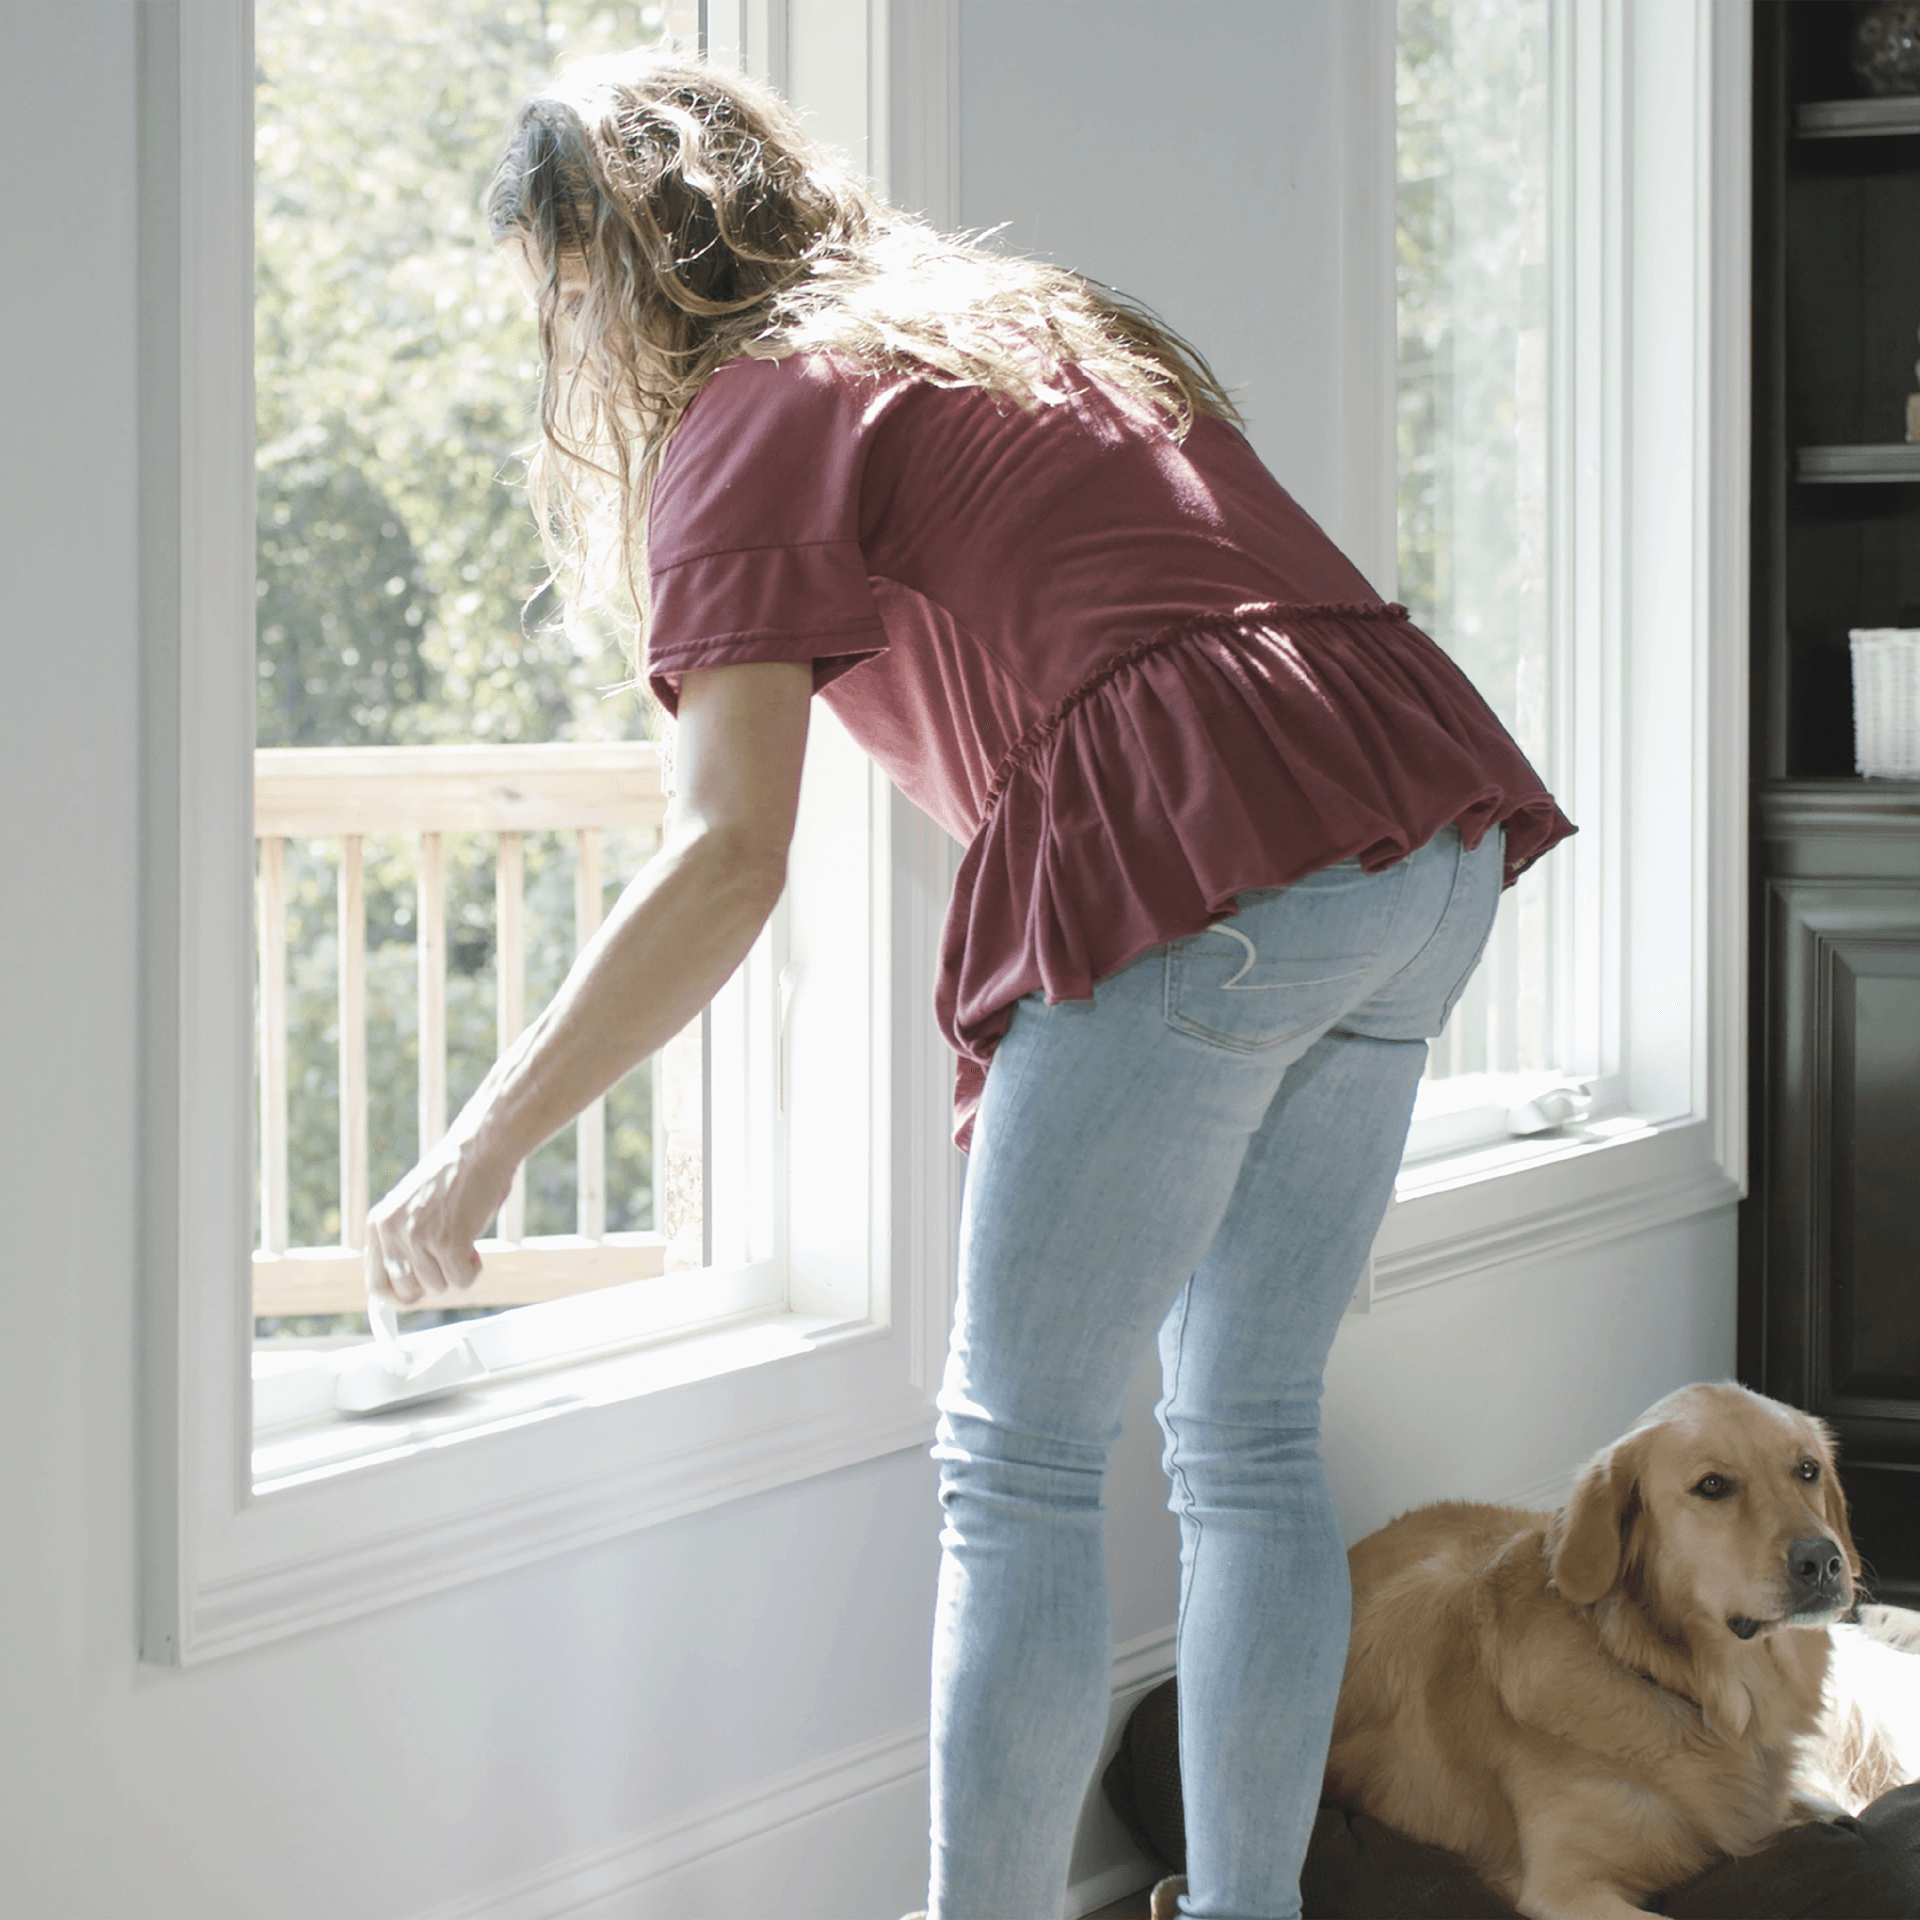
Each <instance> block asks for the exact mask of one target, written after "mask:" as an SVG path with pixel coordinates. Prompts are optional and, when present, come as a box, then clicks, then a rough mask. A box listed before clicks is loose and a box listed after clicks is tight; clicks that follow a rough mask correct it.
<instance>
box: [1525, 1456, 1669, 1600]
mask: <svg viewBox="0 0 1920 1920" xmlns="http://www.w3.org/2000/svg"><path fill="white" fill-rule="evenodd" d="M1645 1457H1646V1446H1645V1443H1644V1440H1643V1439H1642V1436H1641V1435H1639V1434H1637V1433H1630V1434H1628V1435H1627V1437H1626V1438H1625V1439H1624V1440H1620V1441H1616V1442H1615V1443H1614V1445H1613V1446H1611V1447H1609V1448H1608V1449H1607V1450H1606V1452H1604V1453H1598V1454H1595V1455H1594V1457H1593V1458H1592V1459H1591V1460H1589V1461H1588V1462H1587V1464H1586V1466H1585V1468H1584V1469H1583V1470H1582V1471H1581V1474H1580V1478H1579V1479H1578V1481H1576V1482H1575V1483H1574V1489H1573V1497H1572V1498H1571V1499H1570V1500H1569V1501H1568V1502H1567V1504H1566V1505H1565V1506H1564V1507H1562V1508H1561V1510H1560V1513H1559V1517H1558V1518H1557V1519H1556V1520H1555V1522H1554V1525H1553V1530H1552V1531H1551V1532H1550V1533H1549V1534H1548V1536H1547V1547H1548V1551H1549V1553H1550V1554H1551V1556H1552V1572H1553V1584H1554V1586H1555V1587H1556V1588H1557V1589H1558V1590H1559V1592H1560V1594H1561V1595H1562V1596H1563V1597H1564V1598H1565V1599H1568V1600H1571V1601H1572V1602H1573V1604H1574V1605H1575V1606H1577V1607H1590V1606H1592V1605H1593V1603H1594V1602H1595V1601H1596V1600H1598V1599H1600V1598H1601V1597H1602V1595H1604V1594H1606V1593H1607V1592H1608V1591H1610V1590H1611V1588H1612V1587H1613V1584H1614V1582H1615V1581H1617V1580H1618V1579H1619V1578H1620V1570H1621V1567H1622V1566H1623V1564H1624V1563H1625V1560H1626V1552H1627V1541H1628V1539H1629V1537H1630V1536H1631V1534H1632V1532H1633V1529H1634V1526H1635V1524H1636V1522H1637V1521H1638V1520H1639V1518H1640V1512H1641V1500H1640V1469H1641V1465H1642V1462H1643V1461H1644V1460H1645Z"/></svg>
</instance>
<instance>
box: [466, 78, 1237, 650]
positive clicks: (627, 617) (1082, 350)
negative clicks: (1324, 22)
mask: <svg viewBox="0 0 1920 1920" xmlns="http://www.w3.org/2000/svg"><path fill="white" fill-rule="evenodd" d="M487 216H488V223H489V226H490V227H491V229H492V233H493V237H494V238H495V240H496V241H510V240H518V241H520V242H521V243H522V244H524V246H525V247H526V250H527V253H528V256H529V259H530V262H531V264H532V266H533V269H534V272H535V274H536V276H537V278H538V281H539V323H540V348H541V359H542V363H543V369H544V371H543V377H542V381H541V392H540V436H539V441H538V443H537V445H536V447H535V448H534V451H533V454H532V456H531V459H530V461H529V473H528V484H529V492H530V495H531V498H532V503H533V508H534V513H535V516H536V518H537V520H538V522H539V526H540V531H541V537H542V539H543V541H544V542H545V545H546V550H547V556H548V562H549V565H550V566H551V567H552V569H553V574H554V578H555V581H556V582H564V583H565V584H566V586H567V588H568V593H567V602H568V617H569V620H570V621H571V620H573V619H576V618H578V617H580V616H582V615H587V616H591V615H593V614H595V613H599V614H602V615H604V614H608V613H611V614H613V615H614V617H615V618H616V619H617V620H618V621H619V624H620V625H622V626H623V627H625V628H626V630H627V636H628V638H629V640H630V644H631V651H632V655H633V662H634V667H635V670H636V673H638V672H641V671H643V667H642V661H643V658H644V649H645V632H646V614H647V595H646V572H647V569H646V519H647V504H648V500H649V497H650V494H651V490H652V486H653V482H654V479H655V476H656V475H657V474H658V473H659V470H660V462H661V459H662V457H663V456H664V454H665V452H666V447H667V442H668V440H669V439H670V438H671V436H672V434H673V430H674V428H675V427H676V426H677V425H678V424H679V422H680V420H681V418H682V416H683V415H684V414H685V413H686V410H687V408H688V407H689V406H690V405H691V404H692V402H693V399H694V397H695V395H697V394H698V393H699V391H700V389H701V387H702V386H703V385H704V384H705V382H706V380H707V378H708V376H709V375H711V374H712V373H713V372H714V370H715V369H716V368H718V367H720V366H722V365H723V364H724V363H725V362H727V361H729V360H732V359H734V358H736V357H738V356H741V355H745V356H748V357H750V358H754V359H762V360H777V359H781V358H783V357H785V356H786V355H788V354H794V353H800V352H806V351H814V350H827V351H832V352H835V353H838V354H841V355H844V356H846V357H848V358H850V359H853V360H855V361H858V362H862V363H865V364H867V365H870V366H873V367H875V368H877V369H896V370H897V369H907V370H911V371H913V372H915V373H918V374H920V375H922V376H923V377H924V378H926V379H928V380H932V381H935V382H938V383H940V384H943V385H949V386H975V387H980V388H983V389H984V390H986V391H987V392H989V393H992V394H996V395H999V396H1001V397H1003V398H1004V399H1006V400H1007V401H1009V402H1011V403H1012V404H1014V405H1016V406H1019V407H1023V408H1029V409H1031V408H1034V407H1037V406H1040V405H1043V404H1045V403H1047V402H1048V401H1049V400H1050V399H1053V398H1055V397H1057V396H1058V395H1059V393H1060V391H1061V387H1060V378H1061V374H1062V371H1063V369H1065V368H1068V367H1074V368H1078V369H1080V370H1081V371H1082V372H1084V373H1085V374H1088V375H1090V376H1092V377H1093V378H1094V379H1096V380H1098V381H1099V382H1101V383H1102V384H1103V385H1106V386H1108V387H1110V388H1113V389H1116V390H1118V392H1120V393H1121V394H1123V395H1126V396H1130V397H1131V398H1132V399H1134V400H1135V401H1137V402H1139V403H1140V404H1142V405H1143V406H1145V407H1146V408H1148V409H1150V410H1151V411H1152V412H1153V413H1154V414H1156V415H1158V416H1159V418H1160V419H1161V421H1162V422H1163V424H1164V425H1165V426H1166V428H1167V429H1168V430H1169V431H1170V432H1171V433H1173V434H1174V435H1175V436H1176V437H1178V436H1182V435H1184V434H1185V433H1186V431H1187V429H1188V427H1189V426H1190V425H1191V424H1192V422H1193V419H1194V416H1195V415H1197V414H1209V415H1213V416H1216V417H1218V418H1221V419H1226V420H1231V421H1234V422H1236V423H1237V422H1238V421H1239V414H1238V413H1237V411H1236V410H1235V408H1234V405H1233V402H1232V401H1231V400H1230V399H1229V398H1228V396H1227V393H1226V391H1225V389H1224V388H1223V387H1222V386H1221V384H1220V382H1219V381H1218V380H1217V379H1216V378H1215V377H1214V375H1213V373H1212V371H1211V370H1210V369H1209V368H1208V366H1207V364H1206V362H1205V361H1204V360H1203V359H1202V358H1201V357H1200V355H1199V354H1198V353H1197V352H1195V351H1194V350H1193V349H1192V348H1191V347H1189V346H1187V345H1186V343H1185V342H1183V341H1182V340H1180V339H1179V338H1178V337H1177V336H1176V335H1175V334H1173V333H1172V332H1171V331H1170V330H1169V329H1168V328H1167V327H1165V326H1164V325H1162V324H1161V322H1160V321H1159V320H1157V319H1156V318H1155V317H1154V316H1153V315H1152V314H1151V313H1149V312H1147V311H1146V310H1145V309H1143V308H1141V307H1139V306H1137V305H1135V304H1134V303H1132V302H1130V301H1128V300H1127V299H1125V298H1124V297H1123V296H1122V295H1120V294H1117V293H1115V292H1114V291H1113V290H1112V289H1110V288H1107V287H1103V286H1100V285H1098V284H1096V283H1095V282H1093V281H1090V280H1087V279H1084V278H1083V277H1082V276H1080V275H1079V274H1076V273H1070V272H1067V271H1065V270H1064V269H1062V268H1059V267H1054V266H1049V265H1047V264H1045V263H1043V262H1040V261H1035V260H1026V259H1020V258H1017V257H1014V256H1011V255H1008V254H1004V253H999V252H996V251H993V250H991V249H989V248H987V247H985V246H983V245H981V244H979V242H978V240H977V239H975V238H958V239H955V238H948V237H946V236H944V235H941V234H938V233H936V232H935V231H934V230H933V229H932V228H931V227H929V226H928V225H927V224H926V223H925V222H924V221H921V220H917V219H915V218H913V217H912V216H910V215H907V214H903V213H900V212H898V211H896V210H895V209H894V208H892V207H890V206H888V205H886V204H885V203H884V202H883V201H881V200H879V199H878V198H877V197H876V196H875V195H874V194H872V193H871V192H870V191H869V190H868V189H867V188H866V187H865V186H864V185H863V184H862V183H861V182H860V181H859V180H857V179H856V178H855V177H854V176H853V175H852V174H851V173H850V172H849V171H848V170H847V169H846V168H845V167H843V166H842V165H840V164H839V163H838V162H837V161H836V160H835V159H834V158H833V157H832V156H831V155H830V154H828V153H827V152H826V151H825V150H824V149H823V148H822V147H820V146H818V145H817V144H816V143H815V142H814V141H812V140H810V139H809V138H808V137H807V135H806V134H805V133H804V132H803V131H802V129H801V127H800V124H799V122H798V120H797V119H796V118H795V117H794V115H793V113H792V112H791V110H790V109H789V108H788V107H787V106H786V105H785V103H784V102H783V101H781V100H780V99H779V98H778V96H777V95H775V94H774V93H772V92H771V91H769V90H768V89H767V88H765V87H761V86H758V85H756V84H754V83H753V82H751V81H749V80H746V79H744V78H742V77H741V76H739V75H738V74H734V73H729V72H726V71H724V70H722V69H721V68H718V67H713V66H709V65H708V64H707V63H706V62H705V61H704V60H700V59H697V58H693V57H690V56H687V55H676V54H668V53H663V52H657V51H644V52H637V53H629V54H614V55H606V56H602V57H598V58H593V59H585V60H580V61H576V62H574V63H573V64H571V65H570V66H568V67H566V68H565V69H564V70H563V71H562V72H561V74H560V75H559V76H558V77H557V78H556V79H555V80H554V81H553V82H552V83H551V84H550V85H549V86H547V87H545V88H544V89H542V90H541V91H540V92H539V93H536V94H535V95H534V96H533V97H532V98H531V99H529V100H528V101H527V102H526V103H525V104H524V105H523V106H522V108H521V109H520V111H519V114H518V116H517V117H516V119H515V122H514V125H513V128H512V132H511V135H510V138H509V142H508V146H507V150H506V153H505V156H504V157H503V158H502V160H501V162H500V165H499V167H498V168H497V169H496V171H495V174H494V177H493V183H492V186H491V188H490V189H489V192H488V198H487ZM569 267H572V268H574V269H575V271H573V272H569V273H567V275H566V277H567V280H568V287H567V289H566V290H565V292H563V289H562V284H561V283H562V277H563V270H564V269H567V268H569ZM580 269H583V270H584V271H583V273H582V272H581V271H579V270H580ZM575 295H577V296H578V298H579V305H578V309H577V311H573V310H569V311H568V312H567V314H566V315H565V320H566V333H567V343H568V345H569V347H570V348H571V360H570V362H569V364H567V365H565V366H563V365H562V364H561V358H560V354H559V351H558V348H559V344H560V340H559V336H560V332H561V324H562V318H563V315H562V301H563V299H566V300H568V301H569V303H571V301H572V299H573V297H574V296H575ZM623 602H624V603H625V607H624V609H623V607H622V603H623Z"/></svg>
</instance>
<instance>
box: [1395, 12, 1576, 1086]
mask: <svg viewBox="0 0 1920 1920" xmlns="http://www.w3.org/2000/svg"><path fill="white" fill-rule="evenodd" d="M1548 28H1549V11H1548V4H1547V0H1400V4H1399V6H1398V9H1397V36H1396V38H1397V58H1396V73H1395V81H1396V128H1397V181H1396V220H1395V228H1396V232H1395V240H1396V248H1397V280H1398V287H1397V291H1398V316H1399V377H1398V422H1397V426H1398V441H1399V502H1398V505H1399V553H1398V560H1399V597H1400V598H1401V599H1402V600H1403V601H1405V602H1406V604H1407V605H1408V607H1409V608H1410V609H1411V610H1412V613H1413V617H1414V619H1415V620H1416V621H1417V622H1418V623H1419V624H1420V625H1421V626H1422V627H1423V628H1425V629H1426V630H1427V631H1428V632H1429V633H1431V634H1432V635H1433V637H1434V638H1435V639H1436V640H1437V641H1438V642H1439V643H1440V645H1441V646H1443V647H1445V648H1446V649H1447V651H1448V652H1449V653H1450V654H1451V655H1452V656H1453V658H1454V659H1455V660H1457V661H1458V662H1459V663H1460V665H1461V667H1462V668H1464V669H1465V671H1466V672H1467V673H1468V674H1469V675H1471V677H1472V678H1473V680H1474V682H1475V683H1476V684H1477V685H1478V687H1479V688H1480V690H1481V692H1482V693H1483V694H1484V695H1485V696H1486V697H1487V699H1488V701H1489V702H1490V703H1491V704H1492V706H1493V708H1494V710H1495V712H1497V713H1498V714H1499V715H1500V718H1501V719H1502V721H1504V722H1505V724H1506V726H1507V727H1508V729H1509V730H1510V731H1511V732H1512V733H1513V735H1514V737H1515V738H1516V739H1517V740H1518V741H1519V743H1520V745H1521V747H1522V748H1523V749H1524V750H1525V751H1526V753H1527V754H1528V756H1529V757H1530V758H1531V759H1532V761H1533V762H1534V765H1535V766H1536V767H1538V768H1539V769H1540V771H1541V773H1542V775H1543V776H1544V777H1546V778H1547V779H1548V780H1549V781H1551V780H1552V778H1553V767H1552V764H1551V755H1550V753H1549V750H1548V749H1549V742H1550V732H1549V718H1550V702H1551V700H1552V698H1553V695H1554V684H1553V674H1552V659H1553V654H1552V632H1551V606H1550V594H1549V567H1550V552H1549V526H1550V521H1549V501H1548V472H1549V467H1548V455H1549V448H1548V423H1549V398H1550V389H1549V378H1550V368H1549V339H1550V333H1549V328H1550V320H1551V286H1550V269H1549V260H1550V255H1549V247H1548V242H1549V233H1548V220H1549V209H1550V206H1551V191H1550V185H1551V180H1550V176H1551V164H1552V128H1551V125H1550V88H1549V66H1548V52H1549V47H1548ZM1552 866H1553V863H1552V862H1547V863H1545V864H1544V865H1543V866H1542V867H1541V868H1538V869H1536V870H1535V871H1534V872H1533V873H1532V874H1530V875H1529V876H1528V877H1527V878H1525V879H1523V880H1522V881H1521V882H1520V884H1519V885H1518V886H1517V887H1515V888H1513V889H1512V890H1511V891H1510V892H1509V893H1508V894H1507V896H1506V898H1505V901H1504V902H1503V904H1502V907H1501V913H1500V920H1499V924H1498V926H1497V927H1496V929H1495V934H1494V938H1493V940H1492V942H1491V944H1490V946H1489V949H1488V952H1487V956H1486V959H1485V961H1484V963H1483V964H1482V967H1481V969H1480V972H1479V974H1478V975H1477V976H1476V978H1475V980H1474V983H1473V985H1472V986H1471V987H1470V988H1469V990H1468V992H1467V994H1466V995H1465V996H1464V997H1463V999H1462V1001H1461V1003H1460V1005H1459V1007H1458V1008H1457V1009H1456V1011H1455V1013H1454V1017H1453V1019H1452V1021H1451V1023H1450V1024H1449V1026H1448V1029H1447V1031H1446V1033H1445V1034H1443V1035H1442V1036H1441V1037H1440V1039H1439V1040H1438V1041H1436V1042H1435V1044H1434V1047H1433V1053H1432V1060H1431V1063H1430V1066H1429V1075H1430V1077H1431V1078H1433V1079H1448V1078H1454V1077H1458V1076H1464V1075H1468V1074H1484V1073H1512V1072H1518V1071H1528V1070H1537V1069H1543V1068H1547V1067H1550V1066H1551V1065H1552V1064H1553V1060H1552V1052H1551V1050H1552V1046H1553V1035H1554V1023H1553V1018H1552V1014H1553V1010H1552V1008H1551V1006H1550V1005H1549V980H1550V972H1549V953H1548V934H1549V925H1550V916H1549V905H1548V889H1549V887H1550V886H1551V884H1552V883H1553V879H1554V876H1553V874H1552V872H1551V868H1552Z"/></svg>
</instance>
